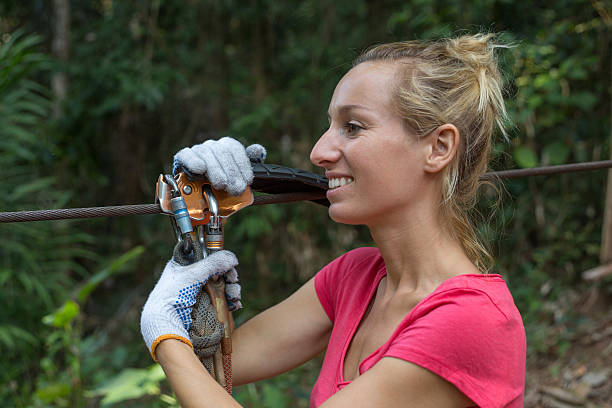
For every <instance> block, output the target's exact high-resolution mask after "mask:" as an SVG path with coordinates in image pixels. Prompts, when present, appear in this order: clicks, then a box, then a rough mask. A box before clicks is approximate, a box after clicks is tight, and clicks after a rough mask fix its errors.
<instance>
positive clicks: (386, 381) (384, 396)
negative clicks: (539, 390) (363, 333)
mask: <svg viewBox="0 0 612 408" xmlns="http://www.w3.org/2000/svg"><path fill="white" fill-rule="evenodd" d="M474 405H475V404H474V403H473V402H472V401H471V400H470V399H469V398H468V397H466V396H465V395H464V394H463V393H461V391H459V390H458V389H457V388H456V387H455V386H454V385H453V384H451V383H449V382H448V381H446V380H444V379H443V378H442V377H439V376H438V375H436V374H434V373H433V372H431V371H429V370H426V369H425V368H422V367H420V366H418V365H416V364H412V363H410V362H407V361H404V360H400V359H397V358H393V357H385V358H382V359H381V360H380V361H379V362H378V363H377V364H376V365H375V366H373V367H372V368H371V369H369V370H368V371H366V372H365V373H364V374H362V375H361V376H359V377H357V378H356V379H355V381H353V382H352V383H351V384H349V385H348V386H346V387H345V388H343V389H342V390H341V391H339V392H338V393H336V394H335V395H334V396H332V397H331V398H330V399H329V400H328V401H326V402H325V403H324V404H323V405H321V408H323V407H324V408H339V407H351V408H359V407H378V406H380V407H382V406H384V407H389V408H392V407H402V408H406V407H419V408H466V407H471V406H474Z"/></svg>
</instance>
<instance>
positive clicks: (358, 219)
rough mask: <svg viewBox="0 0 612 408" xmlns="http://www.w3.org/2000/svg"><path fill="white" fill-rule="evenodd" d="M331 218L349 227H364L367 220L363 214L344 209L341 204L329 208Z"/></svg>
mask: <svg viewBox="0 0 612 408" xmlns="http://www.w3.org/2000/svg"><path fill="white" fill-rule="evenodd" d="M328 213H329V218H331V219H332V220H333V221H335V222H337V223H340V224H347V225H364V224H366V220H365V219H364V217H363V214H361V213H359V212H357V211H354V210H350V209H348V208H346V207H345V208H342V206H341V205H339V204H331V205H330V206H329V212H328Z"/></svg>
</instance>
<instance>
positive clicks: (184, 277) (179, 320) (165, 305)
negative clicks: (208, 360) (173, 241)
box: [140, 250, 240, 361]
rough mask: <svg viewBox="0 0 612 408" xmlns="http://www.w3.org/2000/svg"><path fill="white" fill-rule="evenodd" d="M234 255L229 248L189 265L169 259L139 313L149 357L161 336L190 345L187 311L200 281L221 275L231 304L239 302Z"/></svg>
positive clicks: (153, 353)
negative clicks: (225, 283)
mask: <svg viewBox="0 0 612 408" xmlns="http://www.w3.org/2000/svg"><path fill="white" fill-rule="evenodd" d="M236 265H238V259H237V258H236V256H235V255H234V254H233V253H231V252H230V251H226V250H224V251H218V252H215V253H213V254H211V255H209V256H207V257H206V258H204V259H202V260H201V261H198V262H196V263H193V264H191V265H187V266H182V265H180V264H179V263H177V262H176V261H175V260H174V259H172V260H170V261H169V262H168V264H167V265H166V267H165V268H164V271H163V273H162V275H161V277H160V278H159V281H158V282H157V284H156V285H155V288H154V289H153V291H152V292H151V294H150V295H149V298H148V300H147V302H146V303H145V305H144V308H143V310H142V315H141V317H140V330H141V333H142V337H143V339H144V341H145V343H146V345H147V348H148V349H149V351H150V352H151V355H152V356H153V359H154V360H155V361H157V358H156V357H155V349H156V347H157V346H158V345H159V343H160V342H161V341H162V340H165V339H177V340H180V341H182V342H184V343H186V344H188V345H190V346H191V347H193V344H192V343H191V340H190V338H189V329H190V327H191V322H192V320H191V311H192V309H193V306H194V304H195V302H196V297H197V294H198V292H199V291H200V288H201V287H202V285H204V284H205V283H206V281H208V279H210V278H212V277H214V276H218V275H223V277H224V278H225V279H226V281H227V282H228V284H227V285H226V293H227V297H228V300H229V302H230V303H231V305H232V306H231V307H233V308H234V309H236V308H238V307H239V306H240V285H238V283H237V282H238V273H237V272H236V269H235V266H236Z"/></svg>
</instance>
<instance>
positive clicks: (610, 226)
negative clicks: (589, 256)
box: [599, 21, 612, 264]
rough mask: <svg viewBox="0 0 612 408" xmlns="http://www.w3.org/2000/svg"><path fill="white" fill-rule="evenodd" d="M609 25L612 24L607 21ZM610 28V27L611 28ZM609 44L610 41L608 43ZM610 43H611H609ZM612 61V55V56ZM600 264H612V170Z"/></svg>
mask: <svg viewBox="0 0 612 408" xmlns="http://www.w3.org/2000/svg"><path fill="white" fill-rule="evenodd" d="M606 23H607V24H609V25H610V26H612V24H611V23H610V22H609V21H607V22H606ZM609 28H610V27H609ZM606 42H608V41H606ZM608 43H609V42H608ZM611 60H612V55H611ZM611 62H612V61H611ZM610 73H611V75H610V84H609V86H610V89H609V91H610V120H611V121H612V71H610ZM609 149H610V158H611V159H612V123H611V126H610V147H609ZM599 258H600V262H601V263H602V264H607V263H610V262H612V170H608V186H607V189H606V203H605V206H604V222H603V229H602V232H601V253H600V255H599Z"/></svg>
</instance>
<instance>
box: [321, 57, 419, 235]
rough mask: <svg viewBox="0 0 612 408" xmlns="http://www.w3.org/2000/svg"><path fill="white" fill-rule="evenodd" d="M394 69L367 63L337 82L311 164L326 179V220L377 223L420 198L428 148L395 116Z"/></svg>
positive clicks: (387, 64) (379, 64)
mask: <svg viewBox="0 0 612 408" xmlns="http://www.w3.org/2000/svg"><path fill="white" fill-rule="evenodd" d="M395 70H396V66H395V65H394V64H392V63H386V62H365V63H362V64H359V65H357V66H356V67H354V68H353V69H351V70H350V71H349V72H348V73H347V74H346V75H345V76H344V77H343V78H342V80H340V82H339V83H338V85H337V86H336V89H335V91H334V95H333V97H332V100H331V102H330V105H329V111H328V115H329V129H328V130H327V131H326V132H325V133H324V134H323V135H322V136H321V138H320V139H319V141H318V142H317V143H316V145H315V146H314V148H313V149H312V152H311V154H310V160H311V161H312V162H313V163H314V164H315V165H317V166H320V167H323V168H325V175H326V176H327V178H328V179H329V180H330V189H329V190H328V192H327V197H328V199H329V201H330V203H331V206H330V208H329V214H330V217H331V218H332V219H333V220H334V221H337V222H342V223H345V224H365V225H368V226H371V225H373V224H375V223H377V222H380V221H382V220H384V219H385V217H386V218H387V219H388V220H393V219H394V218H389V217H393V216H395V218H397V216H398V215H399V217H400V218H399V219H401V214H402V213H405V210H406V209H407V208H410V207H411V206H412V205H413V204H414V203H415V202H416V201H418V200H416V199H418V198H419V192H420V191H421V189H422V187H423V182H424V179H425V172H424V171H423V163H424V160H425V155H426V148H425V146H424V144H423V145H422V144H421V143H420V142H419V141H418V140H417V137H416V136H415V135H414V134H411V133H410V132H409V131H407V129H406V128H405V126H404V125H403V123H402V120H401V118H400V117H399V116H398V115H397V114H396V113H395V109H394V108H393V105H392V102H391V98H392V87H393V84H394V82H393V78H394V74H395Z"/></svg>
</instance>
